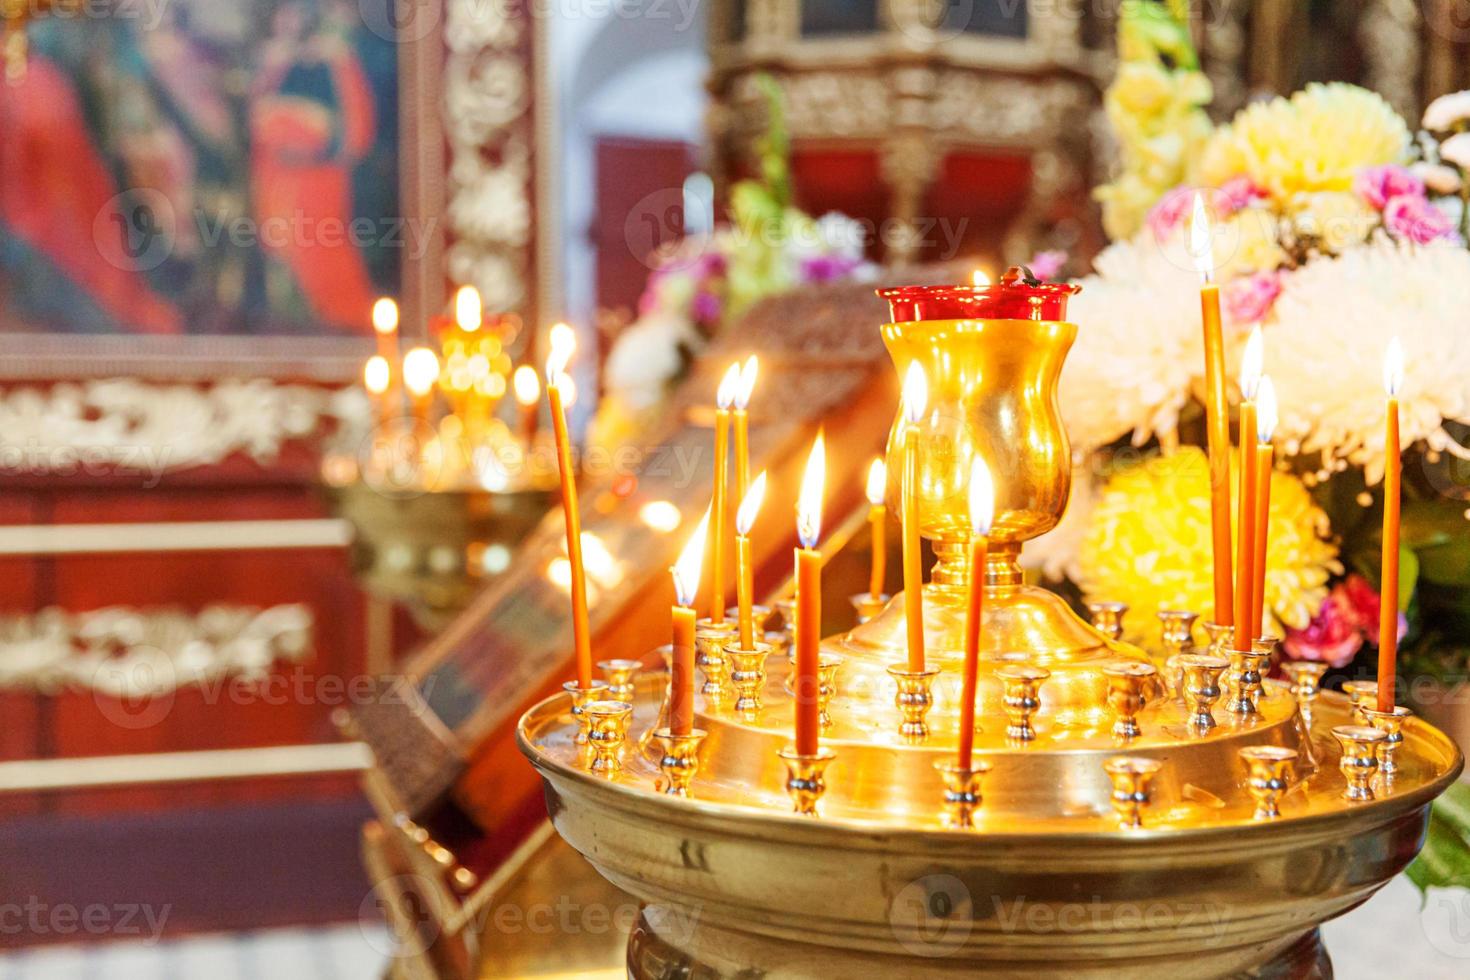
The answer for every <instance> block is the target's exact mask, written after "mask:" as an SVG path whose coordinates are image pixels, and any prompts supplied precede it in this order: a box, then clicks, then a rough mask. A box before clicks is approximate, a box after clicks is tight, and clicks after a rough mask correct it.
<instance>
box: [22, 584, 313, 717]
mask: <svg viewBox="0 0 1470 980" xmlns="http://www.w3.org/2000/svg"><path fill="white" fill-rule="evenodd" d="M313 627H314V617H313V615H312V611H311V609H310V608H309V607H307V606H305V605H301V604H299V603H292V604H289V605H279V606H271V607H270V608H267V609H260V608H254V607H248V606H229V605H216V606H206V607H205V608H204V609H202V610H200V611H199V612H197V613H190V612H184V611H182V610H176V609H146V610H144V609H132V608H128V607H125V606H115V607H109V608H106V609H96V610H92V611H90V612H80V613H76V612H68V611H66V610H64V609H43V610H41V611H40V612H37V613H26V614H21V615H12V616H5V617H0V688H6V687H10V688H29V689H34V690H37V691H40V692H42V693H52V692H55V691H59V690H61V689H63V688H67V687H76V688H81V689H84V690H93V691H96V692H98V693H101V694H107V695H111V696H113V697H118V698H141V697H150V696H158V695H163V694H169V693H171V692H174V691H177V690H179V689H181V688H184V687H187V686H189V685H194V684H204V683H208V682H211V681H217V680H220V679H224V678H233V677H244V678H263V677H265V676H266V675H267V674H268V673H269V672H270V670H271V669H272V667H273V666H274V665H276V664H277V663H297V664H299V663H302V662H303V661H305V660H306V658H307V657H308V656H310V654H311V652H312V631H313Z"/></svg>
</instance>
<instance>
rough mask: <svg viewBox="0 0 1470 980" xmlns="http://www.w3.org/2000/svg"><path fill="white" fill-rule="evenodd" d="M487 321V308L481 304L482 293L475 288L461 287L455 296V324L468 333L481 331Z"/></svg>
mask: <svg viewBox="0 0 1470 980" xmlns="http://www.w3.org/2000/svg"><path fill="white" fill-rule="evenodd" d="M484 319H485V308H484V306H483V305H482V304H481V303H480V291H479V290H478V289H476V288H475V287H474V286H461V287H459V290H458V291H457V292H456V293H455V294H454V322H455V324H457V325H458V326H459V329H461V330H463V331H465V332H466V333H474V332H475V331H476V330H479V329H480V324H481V323H483V322H484Z"/></svg>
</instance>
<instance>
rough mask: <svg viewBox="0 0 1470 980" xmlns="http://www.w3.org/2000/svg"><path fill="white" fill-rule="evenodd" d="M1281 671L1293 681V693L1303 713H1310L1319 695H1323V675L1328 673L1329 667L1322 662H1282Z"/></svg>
mask: <svg viewBox="0 0 1470 980" xmlns="http://www.w3.org/2000/svg"><path fill="white" fill-rule="evenodd" d="M1281 669H1282V670H1283V671H1285V672H1286V676H1287V678H1288V679H1289V680H1290V681H1291V693H1292V696H1293V697H1295V698H1296V703H1297V704H1298V705H1300V706H1301V708H1302V710H1303V712H1310V711H1311V708H1312V705H1313V704H1314V703H1315V702H1316V700H1317V695H1319V694H1321V693H1322V675H1323V674H1325V673H1327V665H1326V664H1324V663H1322V662H1321V661H1320V660H1286V661H1283V662H1282V664H1281Z"/></svg>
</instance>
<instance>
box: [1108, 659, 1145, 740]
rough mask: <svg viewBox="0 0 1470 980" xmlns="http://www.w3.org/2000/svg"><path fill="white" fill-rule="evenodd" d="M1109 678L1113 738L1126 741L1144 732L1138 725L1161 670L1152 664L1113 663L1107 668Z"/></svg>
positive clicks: (1109, 705) (1109, 703)
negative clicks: (1140, 714) (1140, 715)
mask: <svg viewBox="0 0 1470 980" xmlns="http://www.w3.org/2000/svg"><path fill="white" fill-rule="evenodd" d="M1103 673H1104V674H1105V675H1107V678H1108V708H1109V709H1110V710H1111V711H1112V712H1113V737H1114V738H1119V739H1123V740H1125V741H1126V740H1128V739H1131V738H1137V737H1138V736H1140V735H1142V734H1143V729H1142V728H1139V727H1138V713H1139V712H1140V711H1142V710H1143V706H1144V704H1145V703H1146V702H1147V699H1148V693H1149V691H1150V689H1152V688H1153V686H1154V685H1155V684H1156V683H1157V682H1158V676H1159V672H1158V671H1157V670H1156V669H1154V666H1153V665H1152V664H1145V663H1135V662H1130V663H1122V664H1109V665H1108V666H1107V667H1104V668H1103Z"/></svg>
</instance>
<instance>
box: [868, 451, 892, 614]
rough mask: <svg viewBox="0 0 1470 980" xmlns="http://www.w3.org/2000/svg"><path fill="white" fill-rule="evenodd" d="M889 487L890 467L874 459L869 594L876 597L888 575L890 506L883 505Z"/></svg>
mask: <svg viewBox="0 0 1470 980" xmlns="http://www.w3.org/2000/svg"><path fill="white" fill-rule="evenodd" d="M887 488H888V467H887V466H885V465H884V463H883V460H882V458H879V459H875V460H873V465H872V466H870V467H868V485H867V487H866V490H867V497H868V525H869V529H870V531H871V539H872V550H873V558H872V563H871V565H870V566H869V568H868V595H869V596H871V597H872V598H874V599H878V598H881V597H882V595H883V582H884V579H886V578H887V577H888V534H887V524H888V508H887V507H885V506H884V505H883V495H884V493H885V492H886V491H887Z"/></svg>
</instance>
